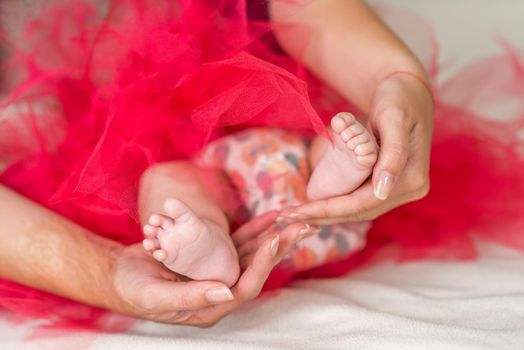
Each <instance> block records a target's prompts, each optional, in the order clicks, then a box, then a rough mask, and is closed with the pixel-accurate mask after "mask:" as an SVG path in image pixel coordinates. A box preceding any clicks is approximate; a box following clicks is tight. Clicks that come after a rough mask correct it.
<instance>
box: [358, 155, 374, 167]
mask: <svg viewBox="0 0 524 350" xmlns="http://www.w3.org/2000/svg"><path fill="white" fill-rule="evenodd" d="M356 160H357V162H358V163H359V164H360V165H362V166H366V167H372V166H373V165H375V163H376V161H377V152H373V153H369V154H366V155H365V156H358V155H357V157H356Z"/></svg>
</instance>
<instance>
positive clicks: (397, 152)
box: [386, 142, 408, 159]
mask: <svg viewBox="0 0 524 350" xmlns="http://www.w3.org/2000/svg"><path fill="white" fill-rule="evenodd" d="M386 147H387V149H388V151H389V153H390V155H391V156H392V157H393V158H397V159H398V158H401V159H404V158H406V159H407V156H408V145H406V144H404V143H402V142H391V143H389V144H387V146H386Z"/></svg>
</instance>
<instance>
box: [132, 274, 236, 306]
mask: <svg viewBox="0 0 524 350" xmlns="http://www.w3.org/2000/svg"><path fill="white" fill-rule="evenodd" d="M232 300H234V295H233V293H232V292H231V290H230V289H229V288H228V287H227V286H226V285H224V284H223V283H220V282H214V281H187V282H173V281H164V280H158V281H156V282H152V283H150V284H149V285H147V286H146V287H144V288H143V289H142V290H141V291H140V294H139V297H138V300H137V302H138V304H139V305H140V306H141V307H142V308H144V309H145V310H148V311H154V312H167V311H187V310H198V309H202V308H205V307H208V306H211V305H216V304H220V303H225V302H229V301H232Z"/></svg>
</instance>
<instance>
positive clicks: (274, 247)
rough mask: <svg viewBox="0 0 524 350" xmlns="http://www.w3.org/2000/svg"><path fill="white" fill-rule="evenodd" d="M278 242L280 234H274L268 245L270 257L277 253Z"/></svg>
mask: <svg viewBox="0 0 524 350" xmlns="http://www.w3.org/2000/svg"><path fill="white" fill-rule="evenodd" d="M279 243H280V236H279V235H276V236H275V238H273V240H272V241H271V245H270V246H269V249H270V251H271V256H272V257H275V256H276V255H277V252H278V245H279Z"/></svg>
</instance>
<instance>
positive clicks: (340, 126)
mask: <svg viewBox="0 0 524 350" xmlns="http://www.w3.org/2000/svg"><path fill="white" fill-rule="evenodd" d="M354 122H355V117H353V115H351V114H350V113H346V112H342V113H338V114H337V115H336V116H334V117H333V118H331V128H332V129H333V131H334V132H337V133H340V132H342V131H343V130H344V129H345V128H347V127H348V126H349V125H351V124H353V123H354Z"/></svg>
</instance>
